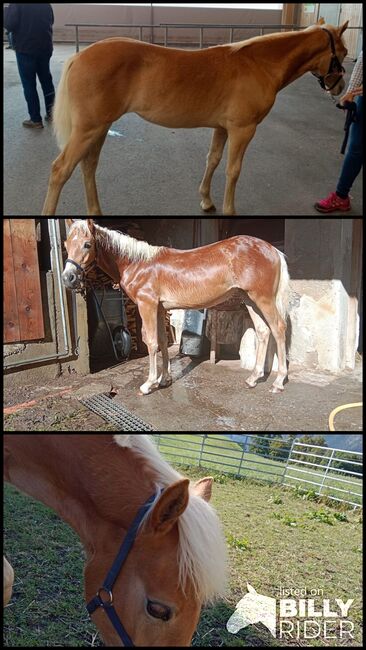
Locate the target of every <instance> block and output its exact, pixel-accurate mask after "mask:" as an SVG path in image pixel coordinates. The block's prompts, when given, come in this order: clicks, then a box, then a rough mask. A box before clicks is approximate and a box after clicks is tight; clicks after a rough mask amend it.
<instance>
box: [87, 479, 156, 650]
mask: <svg viewBox="0 0 366 650" xmlns="http://www.w3.org/2000/svg"><path fill="white" fill-rule="evenodd" d="M161 492H162V491H160V492H158V494H154V495H153V496H151V497H150V498H149V499H148V501H146V503H145V504H144V505H143V506H142V508H141V509H140V510H139V511H138V513H137V515H136V517H135V519H134V521H133V523H132V524H131V527H130V528H129V530H128V532H127V535H126V537H125V539H124V540H123V543H122V546H121V548H120V550H119V553H118V555H117V557H116V559H115V561H114V563H113V566H112V568H111V570H110V571H109V573H108V575H107V577H106V579H105V581H104V583H103V586H102V587H100V589H98V592H97V595H96V596H95V597H94V598H93V599H92V600H91V601H90V603H89V604H88V605H87V610H88V612H89V614H90V616H91V615H92V614H94V612H96V610H97V609H99V607H101V608H102V609H104V611H105V613H106V614H107V616H108V618H109V620H110V621H111V623H112V625H113V627H114V629H115V630H116V632H117V634H118V635H119V637H120V639H121V641H122V642H123V645H124V646H125V647H126V648H134V647H135V646H134V644H133V642H132V639H131V637H130V636H129V635H128V634H127V632H126V629H125V627H124V625H123V623H122V622H121V621H120V619H119V618H118V614H117V612H116V610H115V609H114V600H113V587H114V585H115V583H116V580H117V578H118V576H119V574H120V571H121V570H122V567H123V565H124V563H125V562H126V560H127V558H128V556H129V554H130V552H131V550H132V547H133V545H134V543H135V540H136V537H137V533H138V529H139V526H140V524H141V522H142V520H143V518H144V517H145V515H146V513H147V511H148V509H149V508H150V506H151V505H152V504H153V503H154V501H155V499H156V498H157V497H158V496H159V495H160V494H161ZM103 592H104V594H105V595H107V596H108V599H105V600H103V598H102V594H103Z"/></svg>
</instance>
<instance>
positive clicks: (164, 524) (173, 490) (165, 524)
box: [149, 479, 189, 535]
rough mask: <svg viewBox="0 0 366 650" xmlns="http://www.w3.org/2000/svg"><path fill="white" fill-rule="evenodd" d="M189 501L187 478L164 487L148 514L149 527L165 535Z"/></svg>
mask: <svg viewBox="0 0 366 650" xmlns="http://www.w3.org/2000/svg"><path fill="white" fill-rule="evenodd" d="M188 502H189V479H184V480H182V481H178V483H174V484H173V485H170V486H169V487H167V488H166V490H165V491H164V492H163V494H162V495H161V497H160V499H159V501H158V502H157V503H156V504H155V506H154V509H153V511H152V513H151V516H150V521H149V528H150V529H152V531H153V532H154V533H156V534H159V535H166V533H169V531H170V530H171V529H172V528H173V526H175V524H176V523H177V521H178V519H179V517H180V516H181V515H182V514H183V512H184V511H185V510H186V508H187V506H188Z"/></svg>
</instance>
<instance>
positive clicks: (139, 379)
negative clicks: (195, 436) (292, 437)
mask: <svg viewBox="0 0 366 650" xmlns="http://www.w3.org/2000/svg"><path fill="white" fill-rule="evenodd" d="M177 352H178V348H177V347H176V346H173V347H172V348H170V355H171V357H172V359H173V362H172V370H173V378H174V381H173V385H172V386H171V387H169V388H166V389H163V390H158V391H155V392H154V393H153V394H151V395H149V396H146V397H142V396H140V395H139V386H140V385H141V384H142V383H143V382H144V381H145V379H146V378H147V368H148V360H147V359H146V358H144V359H138V360H132V361H129V362H127V363H125V364H121V365H119V366H116V367H115V368H111V369H109V370H104V371H102V372H100V373H97V374H94V375H89V376H87V377H77V376H75V375H71V376H70V375H68V376H64V377H61V378H58V379H55V380H54V381H53V382H52V381H49V380H47V382H45V385H39V386H35V385H31V386H29V385H26V386H24V385H23V386H19V385H17V382H18V381H19V380H18V378H17V376H16V375H8V376H6V377H5V393H4V396H5V397H4V402H5V406H6V407H11V406H15V409H14V412H13V413H9V414H8V415H6V416H5V425H4V427H5V431H24V430H25V431H48V430H51V431H108V430H112V427H110V426H109V425H107V424H106V423H105V422H104V421H103V420H102V419H101V418H99V416H96V415H94V414H92V413H90V412H89V411H88V410H87V409H86V408H85V407H84V406H82V405H81V404H80V403H79V402H78V401H77V398H82V397H86V396H90V395H93V394H99V393H104V392H109V391H110V390H111V388H113V389H114V390H115V391H116V393H117V394H116V396H115V397H114V399H115V400H116V402H120V403H121V404H123V405H124V406H125V407H126V408H127V409H128V410H129V411H131V412H132V413H135V414H136V415H138V416H139V417H140V418H142V419H143V420H144V421H145V422H147V423H149V424H151V425H152V426H153V427H154V429H155V430H156V431H181V432H182V431H208V432H209V431H229V432H232V431H282V432H283V431H299V432H302V431H304V432H305V431H328V419H329V414H330V413H331V411H332V410H333V409H334V408H336V407H337V406H339V405H341V404H347V403H350V402H361V401H362V383H361V382H362V377H361V372H362V366H361V362H358V365H357V368H356V370H355V371H349V372H345V373H343V374H341V375H339V376H335V375H328V374H325V373H323V374H320V373H311V372H307V371H304V370H303V369H301V368H300V369H298V371H296V370H295V369H293V370H292V372H291V374H290V381H289V383H288V384H287V386H286V390H285V392H284V393H283V394H282V395H272V394H271V393H270V392H269V388H270V386H271V383H272V382H273V380H274V377H270V378H269V379H268V381H266V382H265V383H262V384H260V385H258V386H257V388H256V389H255V390H253V391H251V390H249V391H248V390H246V389H245V388H244V382H245V378H246V377H247V376H248V375H249V372H248V371H244V370H241V369H240V367H239V361H220V362H219V363H218V364H217V365H216V366H212V365H210V363H209V362H208V361H205V362H203V363H198V362H197V361H192V360H191V359H190V358H188V357H180V356H177ZM33 399H34V400H35V403H34V404H30V405H29V404H28V406H26V407H25V406H21V407H19V404H20V403H22V402H28V403H29V402H30V400H33ZM6 412H7V411H6ZM361 416H362V413H361V409H360V408H357V409H350V410H347V411H344V412H343V413H340V414H339V415H338V416H337V418H336V429H337V430H338V431H354V432H356V431H362V419H361Z"/></svg>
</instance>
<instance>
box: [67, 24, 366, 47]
mask: <svg viewBox="0 0 366 650" xmlns="http://www.w3.org/2000/svg"><path fill="white" fill-rule="evenodd" d="M65 27H75V45H76V52H79V50H80V43H81V41H80V32H79V27H89V28H90V27H103V28H105V27H107V28H111V27H118V28H121V29H129V30H130V29H136V30H138V35H139V40H140V41H142V40H143V30H144V29H149V30H150V31H151V30H154V29H163V30H164V45H165V47H168V41H169V36H168V30H169V29H170V28H175V29H198V30H199V47H200V49H202V48H203V47H204V30H205V29H228V30H229V43H233V42H234V31H235V30H238V29H248V30H256V31H257V32H258V33H259V36H263V35H264V33H265V31H266V30H273V31H276V30H281V31H282V30H284V31H297V30H298V31H300V30H302V29H306V27H299V26H298V25H294V24H292V25H267V24H265V23H261V24H257V25H246V24H243V25H241V24H239V25H238V24H227V25H226V24H215V23H212V24H211V23H160V24H158V25H152V24H151V23H141V24H135V23H132V24H127V23H65ZM347 29H361V30H362V29H363V28H362V27H348V28H347ZM253 36H255V33H254V34H253ZM241 40H242V39H241ZM88 42H89V41H88Z"/></svg>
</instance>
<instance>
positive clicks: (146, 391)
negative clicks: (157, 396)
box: [140, 384, 152, 395]
mask: <svg viewBox="0 0 366 650" xmlns="http://www.w3.org/2000/svg"><path fill="white" fill-rule="evenodd" d="M150 393H152V389H151V387H150V388H149V387H148V386H146V385H145V384H144V385H143V386H141V387H140V395H150Z"/></svg>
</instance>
